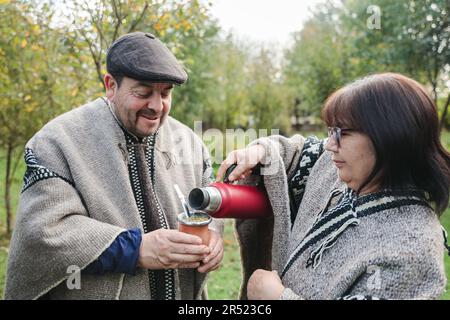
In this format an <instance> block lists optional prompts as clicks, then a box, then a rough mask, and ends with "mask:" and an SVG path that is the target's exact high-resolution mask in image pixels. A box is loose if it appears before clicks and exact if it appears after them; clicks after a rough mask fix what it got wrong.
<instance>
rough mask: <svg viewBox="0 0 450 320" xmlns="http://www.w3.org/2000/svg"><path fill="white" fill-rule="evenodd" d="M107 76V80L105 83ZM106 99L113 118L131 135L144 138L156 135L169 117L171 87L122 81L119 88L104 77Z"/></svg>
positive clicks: (167, 84)
mask: <svg viewBox="0 0 450 320" xmlns="http://www.w3.org/2000/svg"><path fill="white" fill-rule="evenodd" d="M108 76H109V77H110V79H108ZM105 83H106V87H107V91H106V96H107V97H108V99H109V100H110V101H111V102H112V103H113V106H114V109H115V113H116V116H117V117H118V118H119V120H120V121H121V122H122V124H123V125H124V126H125V128H127V129H128V131H130V132H131V133H134V134H135V135H137V136H139V137H146V136H149V135H151V134H153V133H155V132H156V130H157V129H158V128H159V126H161V124H162V123H163V121H164V120H165V118H166V117H167V115H168V114H169V111H170V107H171V102H172V89H173V85H172V84H170V83H151V82H146V81H139V80H135V79H131V78H127V77H124V78H123V80H122V82H121V84H120V87H118V86H117V83H116V82H115V81H114V80H113V78H112V77H111V76H110V75H107V76H106V77H105Z"/></svg>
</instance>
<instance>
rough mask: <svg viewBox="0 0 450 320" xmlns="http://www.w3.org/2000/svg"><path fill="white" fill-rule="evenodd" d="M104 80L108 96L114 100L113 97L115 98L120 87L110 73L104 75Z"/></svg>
mask: <svg viewBox="0 0 450 320" xmlns="http://www.w3.org/2000/svg"><path fill="white" fill-rule="evenodd" d="M103 81H104V82H105V88H106V97H107V98H108V99H109V100H112V98H114V96H115V95H116V91H117V89H118V88H117V82H116V80H114V78H113V76H112V75H110V74H109V73H107V74H105V76H104V77H103Z"/></svg>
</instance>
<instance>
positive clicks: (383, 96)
mask: <svg viewBox="0 0 450 320" xmlns="http://www.w3.org/2000/svg"><path fill="white" fill-rule="evenodd" d="M322 118H323V120H324V121H325V123H326V124H327V125H328V126H330V127H333V126H336V127H341V128H351V129H354V130H357V131H360V132H362V133H364V134H366V135H367V136H368V137H369V138H370V139H371V141H372V143H373V145H374V148H375V152H376V162H375V167H374V169H373V171H372V173H371V174H370V175H369V177H368V179H367V180H366V182H365V183H364V184H363V186H361V188H360V189H359V190H358V191H360V190H361V189H362V188H363V187H364V186H366V185H367V184H368V183H369V182H370V181H372V180H373V179H375V178H376V179H377V182H379V183H380V185H381V187H382V188H393V189H406V188H408V187H411V186H413V187H415V188H419V189H420V190H422V191H423V192H424V195H425V197H426V199H427V200H428V201H429V202H431V203H434V205H435V210H436V212H437V213H438V214H439V215H440V214H441V213H442V212H443V211H444V210H445V209H446V207H447V205H448V202H449V192H450V154H449V153H448V152H447V151H446V150H445V149H444V148H443V147H442V144H441V141H440V133H439V120H438V115H437V111H436V106H435V104H434V102H433V100H432V99H431V98H430V96H429V95H428V94H427V92H426V90H425V89H424V87H422V85H420V84H419V83H418V82H416V81H415V80H412V79H410V78H408V77H405V76H403V75H400V74H396V73H383V74H375V75H370V76H367V77H365V78H362V79H358V80H356V81H355V82H353V83H351V84H349V85H346V86H345V87H343V88H341V89H339V90H337V91H336V92H334V93H333V94H332V95H331V96H330V97H329V98H328V99H327V101H326V103H325V106H324V108H323V110H322Z"/></svg>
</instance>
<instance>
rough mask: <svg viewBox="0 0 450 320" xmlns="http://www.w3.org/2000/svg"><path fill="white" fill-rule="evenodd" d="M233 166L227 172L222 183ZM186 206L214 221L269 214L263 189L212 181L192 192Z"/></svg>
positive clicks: (268, 205) (269, 209)
mask: <svg viewBox="0 0 450 320" xmlns="http://www.w3.org/2000/svg"><path fill="white" fill-rule="evenodd" d="M234 167H235V166H232V167H230V168H229V169H228V170H227V174H225V180H224V181H227V178H228V174H229V173H230V172H231V171H232V170H233V169H234ZM189 205H190V206H191V207H192V208H193V209H196V210H201V211H204V212H206V213H207V214H209V215H210V216H211V217H214V218H238V219H254V218H264V217H267V216H270V215H272V214H273V213H272V207H271V205H270V201H269V198H268V196H267V193H266V190H265V189H264V187H262V186H261V185H257V186H252V185H237V184H230V183H225V182H215V183H212V184H211V185H209V186H208V187H204V188H195V189H192V191H191V192H190V193H189Z"/></svg>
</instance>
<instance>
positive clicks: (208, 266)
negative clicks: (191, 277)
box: [197, 230, 223, 273]
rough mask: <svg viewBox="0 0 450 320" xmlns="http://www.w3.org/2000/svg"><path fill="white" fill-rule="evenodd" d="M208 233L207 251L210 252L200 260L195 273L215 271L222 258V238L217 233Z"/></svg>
mask: <svg viewBox="0 0 450 320" xmlns="http://www.w3.org/2000/svg"><path fill="white" fill-rule="evenodd" d="M210 232H211V239H210V241H209V249H210V251H211V252H210V253H209V255H207V256H206V257H205V258H204V259H203V260H202V263H201V265H200V267H199V268H198V269H197V271H198V272H201V273H206V272H210V271H213V270H216V269H217V268H218V267H219V266H220V263H221V262H222V258H223V240H222V237H221V235H220V233H218V232H217V231H214V230H210Z"/></svg>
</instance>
